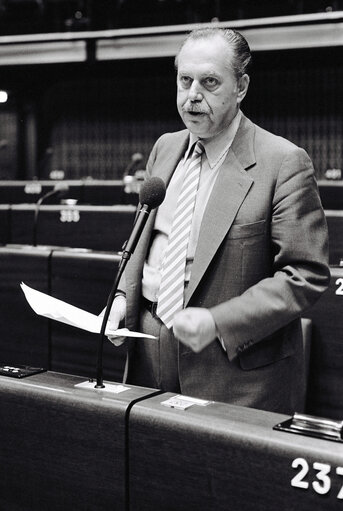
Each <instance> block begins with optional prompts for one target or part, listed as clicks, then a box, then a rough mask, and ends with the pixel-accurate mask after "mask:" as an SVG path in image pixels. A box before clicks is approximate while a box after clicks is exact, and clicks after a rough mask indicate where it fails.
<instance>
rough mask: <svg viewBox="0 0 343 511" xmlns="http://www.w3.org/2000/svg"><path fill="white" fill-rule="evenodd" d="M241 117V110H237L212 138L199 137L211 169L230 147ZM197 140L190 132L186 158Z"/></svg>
mask: <svg viewBox="0 0 343 511" xmlns="http://www.w3.org/2000/svg"><path fill="white" fill-rule="evenodd" d="M241 118H242V112H241V110H238V112H237V114H236V116H235V117H234V118H233V120H232V121H231V123H230V125H229V126H228V127H227V128H225V129H223V131H221V132H220V133H218V135H215V136H214V137H212V138H209V139H201V142H202V144H203V146H204V148H205V152H206V156H207V160H208V163H209V165H210V167H211V169H212V168H213V167H215V165H216V164H217V163H218V161H219V160H220V158H222V157H223V156H224V154H225V153H227V152H228V150H229V149H230V147H231V144H232V142H233V139H234V138H235V136H236V133H237V131H238V127H239V124H240V122H241ZM197 140H199V138H198V137H197V136H196V135H193V133H190V137H189V145H188V148H187V151H186V155H185V156H186V158H188V156H189V151H190V149H191V148H192V147H193V145H194V143H195V142H197Z"/></svg>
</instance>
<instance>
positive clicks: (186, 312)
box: [110, 28, 329, 413]
mask: <svg viewBox="0 0 343 511" xmlns="http://www.w3.org/2000/svg"><path fill="white" fill-rule="evenodd" d="M250 58H251V57H250V50H249V46H248V44H247V42H246V41H245V39H244V38H243V37H242V36H241V35H240V34H239V33H237V32H236V31H233V30H221V29H216V28H209V29H201V30H197V31H195V32H193V33H191V34H190V35H189V37H188V38H187V39H186V41H185V42H184V44H183V46H182V47H181V50H180V52H179V54H178V55H177V58H176V67H177V106H178V111H179V114H180V116H181V118H182V120H183V122H184V124H185V126H186V128H187V129H186V130H183V131H181V132H177V133H171V134H170V133H169V134H165V135H163V136H162V137H161V138H160V139H159V140H158V141H157V143H156V144H155V146H154V148H153V150H152V153H151V155H150V158H149V161H148V164H147V177H149V176H159V177H161V178H162V179H163V180H164V181H165V183H166V184H167V193H166V198H165V200H164V202H163V204H162V205H161V206H160V207H159V208H158V210H157V212H156V211H155V212H153V213H152V214H151V215H150V218H149V220H148V222H147V225H146V227H145V229H144V231H143V234H142V237H141V239H140V241H139V243H138V245H137V248H136V250H135V253H134V254H133V256H132V259H131V260H130V262H129V263H128V265H127V269H126V272H125V283H124V282H122V283H121V285H120V290H121V293H120V296H118V297H117V298H116V299H115V300H114V304H113V307H112V311H111V316H110V321H111V322H112V325H111V326H112V327H113V328H116V327H117V325H118V324H119V321H120V320H122V319H123V318H124V317H125V320H126V326H127V327H128V328H130V329H140V330H141V331H143V332H145V333H150V334H153V335H155V336H156V337H157V339H156V340H149V339H146V340H135V341H132V340H130V341H129V342H130V345H129V350H128V351H129V366H128V379H127V381H128V382H129V383H132V384H137V385H145V386H148V387H157V388H160V389H162V390H165V391H172V392H182V393H183V394H186V395H190V396H195V397H201V398H205V399H211V400H217V401H224V402H228V403H233V404H238V405H243V406H251V407H256V408H260V409H265V410H271V411H279V412H284V413H291V412H293V411H294V407H295V406H296V404H295V401H294V399H295V390H296V387H297V385H298V384H299V377H300V373H301V367H302V334H301V325H300V315H301V313H302V312H303V311H304V310H306V309H308V308H309V307H310V306H311V305H312V304H313V303H314V302H315V301H316V300H317V299H318V298H319V296H320V295H321V293H322V292H323V291H324V290H325V289H326V287H327V284H328V279H329V270H328V265H327V256H328V254H327V252H328V242H327V230H326V222H325V218H324V214H323V210H322V207H321V204H320V200H319V196H318V190H317V187H316V183H315V180H314V177H313V168H312V164H311V161H310V159H309V157H308V155H307V154H306V153H305V151H304V150H302V149H300V148H298V147H296V146H295V145H294V144H292V143H291V142H288V141H286V140H285V139H283V138H281V137H277V136H275V135H272V134H271V133H268V132H266V131H264V130H263V129H261V128H259V127H258V126H256V125H254V124H253V123H252V122H251V121H249V120H248V119H247V118H246V117H245V116H244V115H243V114H242V113H241V111H240V105H241V102H242V100H243V99H244V97H245V95H246V93H247V90H248V86H249V76H248V74H247V70H248V66H249V62H250ZM197 141H198V142H199V141H200V144H199V143H198V144H195V143H196V142H197ZM189 169H191V170H189ZM198 169H199V172H200V178H198V177H197V179H200V181H198V183H197V184H196V187H197V191H196V196H195V206H194V205H192V204H191V205H189V206H187V208H188V209H190V210H191V213H190V217H191V221H190V222H191V224H190V225H191V227H190V229H189V228H188V227H187V225H188V224H187V222H188V223H189V215H188V213H187V215H188V216H187V215H186V216H187V219H186V217H185V219H184V220H183V222H184V223H183V224H181V228H180V231H179V232H178V233H177V234H176V237H175V234H174V223H177V222H178V220H177V219H175V217H178V215H179V214H180V212H179V209H180V208H181V206H180V202H182V200H185V198H189V201H193V199H191V196H192V195H193V192H191V191H190V188H189V189H188V190H187V191H186V192H184V191H183V188H182V187H183V181H184V179H185V181H187V179H191V178H189V177H188V176H189V175H190V173H191V172H193V174H196V171H197V172H198ZM187 172H188V174H187ZM185 176H186V177H185ZM192 179H193V177H192ZM192 183H193V181H192ZM191 186H193V184H192V185H191ZM178 201H179V203H178ZM182 214H184V213H182V212H181V215H182ZM173 216H174V218H173ZM187 230H190V232H189V234H188V233H187V235H186V234H185V232H186V231H187ZM187 232H188V231H187ZM168 236H169V241H168ZM184 237H186V238H187V240H186V241H185V240H184V239H183V238H184ZM184 244H186V254H187V257H186V260H183V257H184V255H183V254H182V250H183V251H184V248H182V245H184ZM181 248H182V250H181ZM175 249H179V250H180V252H179V253H176V254H175V252H174V253H173V251H172V250H174V251H175ZM164 260H165V261H166V263H165V264H164V262H163V261H164ZM182 260H183V261H182ZM179 264H181V265H182V264H183V270H182V272H183V273H182V277H180V275H181V273H180V274H179V273H178V272H179V269H178V265H179ZM176 266H177V267H176ZM174 267H175V268H174ZM168 271H169V272H171V274H170V275H168ZM166 273H167V275H166ZM180 278H181V280H182V303H181V306H180V303H176V302H177V300H179V301H180V299H179V298H177V300H176V301H175V303H174V295H175V296H176V295H177V294H180V291H179V289H178V287H179V286H178V283H177V282H178V281H179V280H180ZM165 295H167V297H165ZM165 299H166V304H167V305H165ZM168 313H169V316H170V317H168ZM110 340H112V342H113V343H115V344H119V342H120V341H119V342H118V340H116V338H112V339H110Z"/></svg>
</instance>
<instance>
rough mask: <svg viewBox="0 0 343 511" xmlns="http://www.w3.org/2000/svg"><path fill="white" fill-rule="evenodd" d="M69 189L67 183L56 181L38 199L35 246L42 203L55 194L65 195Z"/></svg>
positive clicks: (34, 220)
mask: <svg viewBox="0 0 343 511" xmlns="http://www.w3.org/2000/svg"><path fill="white" fill-rule="evenodd" d="M68 191H69V186H68V185H67V184H66V183H56V184H55V186H54V187H53V189H52V190H50V191H49V192H47V193H45V194H44V195H42V197H40V198H39V199H38V201H37V202H36V209H35V214H34V218H33V246H34V247H36V246H37V225H38V215H39V211H40V207H41V205H42V203H43V202H44V201H45V200H46V199H48V198H49V197H52V196H54V195H65V194H66V193H67V192H68Z"/></svg>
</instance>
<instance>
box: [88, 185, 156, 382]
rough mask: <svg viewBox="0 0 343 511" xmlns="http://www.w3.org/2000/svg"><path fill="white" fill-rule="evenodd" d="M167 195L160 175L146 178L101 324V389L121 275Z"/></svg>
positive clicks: (98, 359) (98, 362) (98, 357)
mask: <svg viewBox="0 0 343 511" xmlns="http://www.w3.org/2000/svg"><path fill="white" fill-rule="evenodd" d="M165 195H166V186H165V184H164V181H163V180H162V179H161V178H159V177H151V178H150V179H148V180H146V181H145V182H144V183H143V185H142V188H141V190H140V193H139V202H140V209H139V211H138V213H137V215H136V220H135V223H134V225H133V228H132V232H131V235H130V237H129V239H128V240H127V242H126V243H125V245H124V248H123V253H122V256H121V260H120V262H119V267H118V271H117V275H116V278H115V280H114V283H113V286H112V289H111V291H110V294H109V296H108V299H107V304H106V309H105V312H104V317H103V320H102V324H101V330H100V337H99V344H98V356H97V371H96V372H97V381H96V385H95V388H96V389H101V388H104V386H105V385H104V383H103V374H102V373H103V368H102V355H103V346H104V338H105V330H106V325H107V321H108V318H109V315H110V312H111V307H112V304H113V300H114V298H115V294H116V292H117V289H118V284H119V281H120V279H121V276H122V274H123V272H124V269H125V266H126V264H127V262H128V260H129V259H130V257H131V255H132V254H133V252H134V250H135V248H136V245H137V243H138V241H139V238H140V236H141V234H142V231H143V229H144V226H145V224H146V222H147V220H148V217H149V214H150V211H151V210H152V209H155V208H157V207H158V206H159V205H160V204H162V202H163V200H164V197H165Z"/></svg>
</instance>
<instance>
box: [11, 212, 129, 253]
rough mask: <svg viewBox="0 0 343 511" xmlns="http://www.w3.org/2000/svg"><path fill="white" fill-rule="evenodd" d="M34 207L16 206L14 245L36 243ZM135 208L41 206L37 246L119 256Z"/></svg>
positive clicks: (12, 219) (12, 227)
mask: <svg viewBox="0 0 343 511" xmlns="http://www.w3.org/2000/svg"><path fill="white" fill-rule="evenodd" d="M34 212H35V206H34V205H30V204H22V205H14V206H12V211H11V243H28V244H32V243H33V223H34ZM135 212H136V208H135V207H134V206H79V205H76V206H57V205H51V206H41V208H40V212H39V216H38V222H37V244H38V245H58V246H67V247H75V248H88V249H92V250H104V251H114V252H117V251H119V250H121V248H122V246H123V243H124V241H125V240H126V239H127V238H128V236H129V234H130V232H131V229H132V226H133V221H134V217H135Z"/></svg>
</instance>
